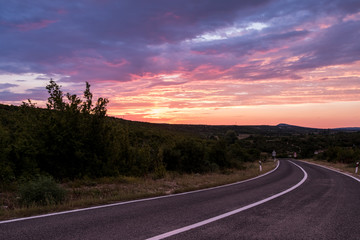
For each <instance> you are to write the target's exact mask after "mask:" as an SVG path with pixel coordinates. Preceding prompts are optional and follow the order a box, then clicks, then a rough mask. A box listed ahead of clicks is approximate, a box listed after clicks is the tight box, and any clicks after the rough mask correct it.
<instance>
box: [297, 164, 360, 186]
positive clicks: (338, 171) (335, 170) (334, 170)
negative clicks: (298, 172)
mask: <svg viewBox="0 0 360 240" xmlns="http://www.w3.org/2000/svg"><path fill="white" fill-rule="evenodd" d="M297 161H299V162H302V163H307V164H311V165H315V166H318V167H322V168H325V169H327V170H330V171H333V172H337V173H340V174H343V175H345V176H348V177H350V178H352V179H354V180H356V181H358V182H360V179H359V178H357V177H354V176H352V175H350V174H348V173H345V172H341V171H340V170H337V169H333V168H330V167H327V166H323V165H320V164H317V163H312V162H306V161H304V160H297Z"/></svg>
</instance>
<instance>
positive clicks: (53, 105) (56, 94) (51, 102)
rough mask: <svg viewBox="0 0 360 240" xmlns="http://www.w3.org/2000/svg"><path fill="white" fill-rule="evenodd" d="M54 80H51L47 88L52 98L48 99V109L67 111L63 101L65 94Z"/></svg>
mask: <svg viewBox="0 0 360 240" xmlns="http://www.w3.org/2000/svg"><path fill="white" fill-rule="evenodd" d="M60 88H61V86H59V85H58V84H57V83H56V82H55V81H54V80H52V79H50V83H49V84H48V85H47V86H46V89H47V90H48V93H49V94H50V97H49V98H48V103H47V104H46V105H47V108H48V109H54V110H60V111H63V110H64V109H65V103H64V101H63V98H64V94H63V92H62V91H61V89H60Z"/></svg>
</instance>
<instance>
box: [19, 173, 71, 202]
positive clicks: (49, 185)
mask: <svg viewBox="0 0 360 240" xmlns="http://www.w3.org/2000/svg"><path fill="white" fill-rule="evenodd" d="M19 194H20V203H21V204H22V205H26V206H30V205H53V204H58V203H61V202H62V201H63V200H64V199H65V190H64V189H63V188H62V187H61V186H60V185H58V184H57V183H56V182H55V181H54V179H53V178H51V177H46V176H39V177H38V178H36V179H35V180H31V181H29V182H26V183H23V184H21V185H20V187H19Z"/></svg>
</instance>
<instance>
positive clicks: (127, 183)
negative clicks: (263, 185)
mask: <svg viewBox="0 0 360 240" xmlns="http://www.w3.org/2000/svg"><path fill="white" fill-rule="evenodd" d="M275 166H276V164H275V163H274V162H272V161H269V162H265V163H263V171H262V172H261V173H260V172H259V166H258V164H257V163H246V164H245V165H244V168H245V169H244V170H235V169H234V170H227V171H226V172H222V173H208V174H178V173H167V175H166V176H165V178H162V179H156V180H154V179H153V178H151V176H149V177H146V178H134V177H117V178H101V179H97V180H96V181H95V180H90V179H88V180H81V181H80V180H77V181H73V182H68V183H64V184H62V185H63V187H64V188H65V189H66V191H67V199H66V201H65V202H64V203H63V204H60V205H52V206H30V207H21V206H19V204H18V203H17V202H18V201H17V200H18V199H17V195H16V193H15V192H5V193H1V195H0V197H1V199H0V220H5V219H12V218H18V217H26V216H32V215H38V214H44V213H49V212H57V211H65V210H70V209H77V208H84V207H89V206H95V205H101V204H107V203H114V202H120V201H127V200H133V199H140V198H146V197H154V196H161V195H168V194H174V193H180V192H186V191H191V190H197V189H203V188H209V187H214V186H219V185H224V184H228V183H233V182H237V181H241V180H245V179H249V178H253V177H256V176H258V175H260V174H263V173H265V172H268V171H270V170H271V169H274V168H275Z"/></svg>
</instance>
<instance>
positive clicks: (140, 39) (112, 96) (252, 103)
mask: <svg viewBox="0 0 360 240" xmlns="http://www.w3.org/2000/svg"><path fill="white" fill-rule="evenodd" d="M51 78H52V79H53V80H55V81H56V82H57V83H58V84H59V85H61V86H62V90H63V91H64V93H66V92H70V93H71V94H74V93H75V94H78V95H82V93H83V91H84V90H85V82H86V81H87V82H89V83H90V84H91V91H92V92H93V93H94V97H95V98H96V97H106V98H108V99H109V100H110V103H109V105H108V115H110V116H115V117H119V118H124V119H128V120H134V121H145V122H154V123H160V122H161V123H172V124H178V123H180V124H208V125H276V124H279V123H287V124H294V125H300V126H306V127H317V128H334V127H360V1H359V0H316V1H314V0H302V1H299V0H274V1H271V0H242V1H239V0H206V1H205V0H196V1H194V0H121V1H118V0H77V1H63V0H51V1H48V0H36V1H33V0H12V1H8V0H0V103H2V104H12V105H20V104H21V103H22V101H26V100H27V99H31V100H32V101H33V102H36V103H37V106H39V107H45V106H46V101H47V98H48V93H47V91H46V89H45V86H46V85H47V84H48V82H49V80H50V79H51Z"/></svg>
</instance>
